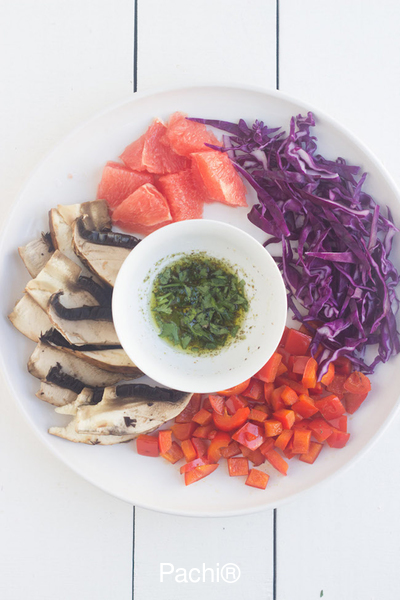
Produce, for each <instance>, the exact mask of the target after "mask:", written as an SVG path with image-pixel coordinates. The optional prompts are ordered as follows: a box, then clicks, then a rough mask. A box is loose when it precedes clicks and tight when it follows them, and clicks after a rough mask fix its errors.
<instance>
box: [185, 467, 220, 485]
mask: <svg viewBox="0 0 400 600" xmlns="http://www.w3.org/2000/svg"><path fill="white" fill-rule="evenodd" d="M217 467H218V463H217V464H216V465H200V466H199V467H196V468H195V469H192V470H191V471H187V472H186V473H185V485H190V484H191V483H195V482H196V481H199V480H200V479H203V478H204V477H207V475H211V473H213V471H215V469H216V468H217Z"/></svg>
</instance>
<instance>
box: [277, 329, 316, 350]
mask: <svg viewBox="0 0 400 600" xmlns="http://www.w3.org/2000/svg"><path fill="white" fill-rule="evenodd" d="M311 339H312V338H311V337H310V336H309V335H307V334H305V333H301V331H297V329H289V332H288V334H287V337H286V341H285V345H284V348H285V350H287V351H288V352H289V353H290V354H295V355H296V356H304V355H305V354H307V351H308V349H309V347H310V344H311Z"/></svg>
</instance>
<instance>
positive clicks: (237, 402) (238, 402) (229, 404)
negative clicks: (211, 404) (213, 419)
mask: <svg viewBox="0 0 400 600" xmlns="http://www.w3.org/2000/svg"><path fill="white" fill-rule="evenodd" d="M247 405H248V401H247V400H246V398H243V397H242V396H229V398H228V399H227V400H226V402H225V408H226V410H227V411H228V413H229V414H230V415H234V414H235V412H236V411H237V410H238V409H239V408H244V407H245V406H247ZM217 412H218V411H217ZM218 414H220V413H218ZM222 414H224V413H222Z"/></svg>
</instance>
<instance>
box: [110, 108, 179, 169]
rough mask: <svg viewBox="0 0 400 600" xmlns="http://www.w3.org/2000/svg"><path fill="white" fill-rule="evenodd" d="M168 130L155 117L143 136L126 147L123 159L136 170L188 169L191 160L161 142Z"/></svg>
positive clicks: (122, 155)
mask: <svg viewBox="0 0 400 600" xmlns="http://www.w3.org/2000/svg"><path fill="white" fill-rule="evenodd" d="M166 131H167V127H166V125H164V123H163V122H162V121H160V120H159V119H155V120H154V121H153V123H152V124H151V125H150V127H149V128H148V130H147V131H146V133H145V134H144V135H143V136H142V137H140V138H139V139H138V140H136V141H135V142H133V143H132V144H130V145H129V146H127V147H126V148H125V150H124V151H123V153H122V154H121V156H120V158H121V160H122V161H123V162H124V163H125V165H127V166H128V167H129V168H130V169H132V170H134V171H149V172H150V173H158V174H159V175H165V174H166V173H177V172H178V171H182V170H183V169H187V168H188V167H189V166H190V161H189V160H188V159H187V158H186V157H184V156H179V155H178V154H176V153H175V152H174V151H173V150H172V148H171V146H170V145H169V144H165V143H162V142H161V138H162V137H163V136H164V135H165V132H166Z"/></svg>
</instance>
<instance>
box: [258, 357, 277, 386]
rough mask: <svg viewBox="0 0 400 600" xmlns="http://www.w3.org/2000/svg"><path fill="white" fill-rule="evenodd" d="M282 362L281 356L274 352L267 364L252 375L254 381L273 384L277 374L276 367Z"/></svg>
mask: <svg viewBox="0 0 400 600" xmlns="http://www.w3.org/2000/svg"><path fill="white" fill-rule="evenodd" d="M281 362H282V355H281V354H278V352H274V354H273V355H272V356H271V358H270V359H269V360H268V362H267V363H266V364H265V365H264V366H263V367H262V369H260V370H259V371H258V373H256V374H255V375H254V377H255V378H256V379H261V381H264V382H265V383H273V382H274V381H275V377H276V375H277V372H278V367H279V365H280V364H281Z"/></svg>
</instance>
